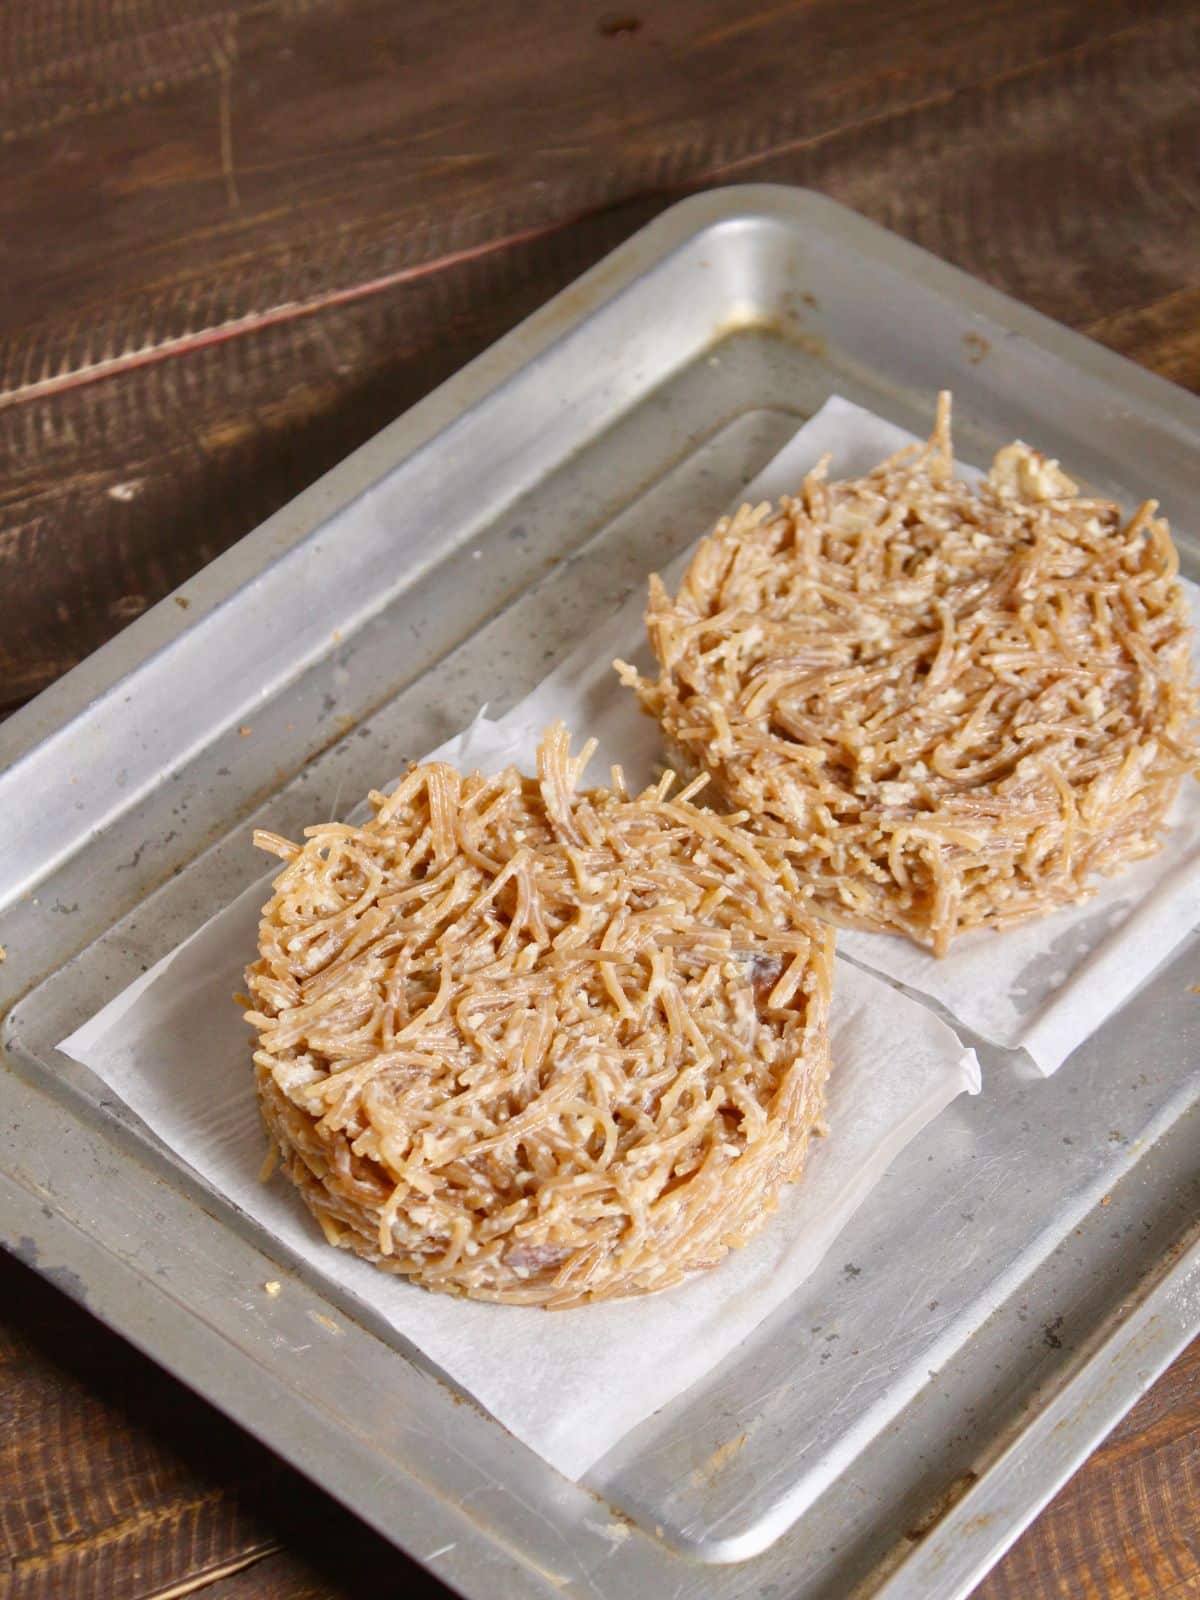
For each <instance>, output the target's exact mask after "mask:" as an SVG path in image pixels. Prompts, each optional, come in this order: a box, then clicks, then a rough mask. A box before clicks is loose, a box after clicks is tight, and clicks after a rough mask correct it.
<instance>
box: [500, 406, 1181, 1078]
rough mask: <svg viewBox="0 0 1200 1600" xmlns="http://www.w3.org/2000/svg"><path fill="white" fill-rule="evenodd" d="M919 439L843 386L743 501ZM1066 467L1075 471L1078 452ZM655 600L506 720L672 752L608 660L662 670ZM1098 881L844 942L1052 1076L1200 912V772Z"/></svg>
mask: <svg viewBox="0 0 1200 1600" xmlns="http://www.w3.org/2000/svg"><path fill="white" fill-rule="evenodd" d="M912 442H913V435H912V434H910V433H906V432H905V431H904V430H903V429H902V428H897V427H895V426H893V425H892V424H891V423H890V422H885V421H884V420H883V419H882V418H881V417H877V416H875V415H874V414H873V413H872V412H870V411H865V410H864V409H863V408H862V407H861V406H856V405H852V404H851V403H850V402H849V401H848V400H842V399H841V398H838V397H835V398H834V399H831V400H829V401H827V402H826V404H825V405H824V406H822V408H821V410H820V411H818V412H817V414H816V415H815V416H814V417H813V418H812V420H811V421H810V422H808V423H807V424H806V425H805V426H804V427H803V428H801V429H800V431H799V433H797V434H796V435H795V436H794V437H793V438H792V439H791V440H790V441H789V443H788V444H786V445H785V446H784V448H783V449H782V450H781V451H780V452H779V454H778V455H777V456H775V457H774V458H773V459H772V460H771V461H770V462H769V463H768V465H767V466H766V467H765V468H764V470H763V471H762V472H761V473H760V474H759V475H758V477H757V478H755V479H754V481H753V482H752V483H750V484H748V485H747V486H746V488H745V489H744V490H743V491H742V493H741V494H739V495H738V497H737V500H736V501H735V502H734V505H740V504H741V503H742V502H743V501H750V502H751V503H752V504H753V503H757V502H758V501H760V500H777V499H778V498H779V497H780V495H782V494H790V493H794V492H795V490H796V489H797V487H798V486H799V484H800V481H801V479H802V478H803V477H804V474H805V473H806V472H807V471H808V469H809V468H810V467H811V466H813V464H814V463H815V462H816V461H817V460H819V458H820V457H821V456H822V455H824V454H825V452H826V451H829V452H830V453H831V454H832V456H833V461H832V464H831V467H830V477H831V478H847V477H854V476H857V475H859V474H861V473H863V472H866V471H869V470H870V468H871V467H873V466H875V465H876V464H877V463H878V462H879V461H881V460H883V458H884V457H885V456H887V455H889V454H890V453H891V452H892V451H894V450H898V449H900V448H901V446H903V445H906V444H911V443H912ZM1033 442H1034V443H1036V441H1033ZM1064 466H1065V468H1066V470H1067V471H1068V472H1069V471H1070V469H1071V463H1070V462H1069V461H1068V462H1064ZM958 470H959V474H960V476H962V477H963V478H964V479H966V480H967V481H968V482H977V481H978V479H979V478H980V477H981V476H982V474H981V473H980V472H979V471H977V470H976V469H974V468H971V467H962V466H960V467H959V469H958ZM731 509H732V507H731ZM1166 509H1167V510H1168V512H1169V511H1170V509H1171V508H1170V507H1168V508H1166ZM690 558H691V552H690V551H688V552H687V553H686V554H685V555H683V556H681V557H679V558H678V559H677V560H676V561H674V562H673V563H672V564H671V565H670V566H669V567H667V568H666V569H665V570H664V573H663V577H664V579H665V581H666V582H667V584H668V586H669V587H672V588H673V587H675V585H676V584H677V583H678V580H679V578H680V577H681V576H682V574H683V570H684V568H685V567H686V565H687V563H688V561H689V560H690ZM1184 588H1185V591H1186V593H1187V598H1188V602H1189V604H1190V606H1191V610H1192V618H1193V630H1194V631H1193V636H1192V650H1193V664H1194V670H1195V671H1196V672H1197V673H1198V674H1200V589H1198V588H1197V586H1196V585H1195V584H1194V583H1189V582H1186V581H1185V583H1184ZM645 604H646V596H645V591H644V589H642V588H639V589H638V590H637V591H636V592H635V593H634V594H632V595H630V597H629V599H628V600H627V601H626V603H625V604H624V605H623V606H622V607H621V609H620V611H618V612H617V613H616V615H615V616H613V617H612V618H610V619H609V620H608V622H606V624H605V625H604V627H603V629H602V630H600V631H599V632H598V633H597V634H595V635H593V637H592V638H591V639H589V641H588V642H587V644H586V645H585V646H582V647H581V648H580V649H579V650H578V651H576V652H575V653H574V654H573V655H572V656H571V657H569V658H568V659H567V660H566V661H565V662H564V663H563V664H562V665H561V666H560V667H558V668H557V669H556V670H555V672H554V673H553V674H552V675H551V676H550V677H549V678H548V679H547V680H546V681H545V682H544V683H543V684H542V685H541V686H540V687H539V688H538V689H537V690H536V691H535V692H534V693H533V694H532V695H530V696H529V698H528V699H527V700H525V701H523V702H522V703H521V704H519V705H518V706H516V707H514V709H513V710H512V711H511V712H509V714H508V715H507V716H506V717H505V718H503V719H502V726H504V727H506V728H508V729H511V730H513V731H514V732H515V731H517V730H519V729H521V728H522V727H524V726H526V725H528V724H530V723H534V722H538V721H539V719H540V720H541V721H542V722H545V721H549V720H551V719H552V718H553V717H556V716H560V717H562V718H563V720H564V721H565V722H566V723H567V724H568V726H570V727H572V728H573V729H575V730H577V731H578V732H579V733H581V734H582V733H588V734H595V735H596V736H597V737H598V738H599V739H600V741H601V753H602V756H603V758H604V759H605V760H617V761H623V762H624V763H625V765H626V767H627V769H628V770H630V771H631V772H632V774H633V776H634V777H635V778H637V779H638V780H639V781H641V780H643V779H648V777H649V775H650V773H651V771H652V768H653V763H654V761H655V760H656V759H659V758H660V756H661V744H660V741H659V737H658V728H657V725H656V724H655V723H654V722H653V721H652V720H651V719H650V718H649V717H646V716H643V715H642V714H641V713H640V712H639V710H638V709H637V706H636V704H635V702H634V697H633V695H632V694H629V693H627V692H626V691H624V690H622V689H621V687H620V685H619V684H617V683H616V680H615V675H614V674H613V672H612V670H611V668H610V666H609V663H610V661H611V660H612V658H613V657H614V656H618V657H623V658H624V659H626V660H632V661H635V662H636V663H637V664H638V666H639V667H640V668H641V670H642V671H643V672H646V673H649V672H650V671H651V670H652V658H651V655H650V652H649V647H648V646H647V644H646V642H645V627H644V624H643V621H642V617H643V613H644V611H645ZM1099 884H1100V887H1099V888H1098V889H1097V892H1096V894H1095V895H1094V897H1093V898H1092V899H1090V900H1088V901H1086V902H1085V903H1084V904H1082V905H1080V906H1073V907H1069V908H1067V909H1066V910H1063V911H1059V912H1056V913H1054V914H1053V915H1051V916H1049V917H1045V918H1042V919H1040V920H1038V921H1036V922H1031V923H1028V924H1026V925H1025V926H1023V927H1017V928H1011V929H1007V930H1005V931H1004V932H1002V933H997V932H992V931H990V930H986V929H984V930H979V931H976V932H972V933H969V934H966V935H964V936H963V937H962V938H960V939H958V940H956V941H955V943H954V944H953V946H952V947H951V949H950V952H949V954H948V955H945V956H943V957H942V958H941V959H940V960H939V959H938V958H937V957H935V956H932V955H929V954H927V953H926V952H925V951H923V950H921V949H919V948H918V947H917V946H916V945H914V944H911V943H910V942H909V941H908V940H907V939H902V938H899V937H894V936H892V935H889V934H877V933H858V932H849V933H843V934H840V935H839V938H838V948H839V950H840V951H841V952H842V953H843V954H844V955H847V956H849V957H850V958H851V960H853V961H855V962H858V963H860V964H861V965H863V966H866V967H870V968H872V969H873V970H874V971H876V972H882V973H885V974H886V975H887V976H888V977H889V978H893V979H895V980H896V981H898V982H900V983H903V984H904V985H906V987H908V988H909V989H912V990H914V991H916V992H917V993H918V994H924V995H928V996H929V997H930V998H932V999H934V1000H936V1001H938V1003H939V1004H940V1005H942V1006H944V1007H945V1009H946V1010H947V1011H948V1012H949V1013H950V1015H951V1016H953V1017H955V1018H957V1020H958V1021H959V1022H961V1023H963V1024H964V1025H965V1026H966V1027H968V1028H970V1029H972V1030H973V1031H974V1032H975V1033H977V1034H978V1035H980V1036H981V1037H982V1038H984V1039H987V1040H988V1041H990V1042H991V1043H993V1044H998V1045H1001V1046H1004V1047H1005V1048H1008V1049H1024V1050H1026V1051H1027V1052H1028V1053H1029V1055H1030V1056H1031V1057H1032V1059H1033V1061H1034V1063H1035V1065H1036V1066H1037V1067H1038V1068H1039V1069H1040V1071H1042V1072H1043V1073H1045V1074H1047V1075H1048V1074H1049V1073H1051V1072H1054V1071H1055V1070H1056V1069H1057V1068H1058V1067H1060V1066H1061V1065H1062V1063H1063V1062H1064V1061H1065V1060H1066V1058H1067V1057H1068V1056H1069V1055H1070V1054H1071V1052H1072V1050H1074V1049H1075V1048H1076V1046H1077V1045H1080V1044H1082V1043H1083V1041H1084V1040H1085V1039H1086V1038H1088V1037H1089V1035H1091V1034H1093V1033H1094V1032H1095V1031H1096V1029H1097V1028H1098V1027H1099V1026H1100V1025H1101V1023H1102V1022H1104V1020H1105V1019H1106V1018H1107V1017H1110V1016H1111V1015H1112V1014H1113V1012H1114V1011H1116V1010H1117V1009H1118V1008H1119V1007H1120V1006H1121V1005H1122V1004H1123V1003H1124V1002H1125V1001H1126V1000H1127V999H1128V998H1129V996H1130V995H1131V994H1132V993H1133V992H1134V990H1135V989H1136V988H1137V987H1138V986H1139V985H1140V984H1141V983H1142V981H1143V980H1144V979H1145V978H1147V977H1148V976H1149V975H1150V973H1151V972H1153V971H1154V969H1155V968H1156V967H1157V966H1158V965H1159V964H1160V962H1161V961H1162V960H1163V959H1164V957H1165V956H1167V955H1169V953H1170V952H1171V950H1172V949H1173V948H1174V946H1175V945H1176V944H1178V943H1179V942H1180V940H1181V939H1183V938H1184V937H1185V936H1186V935H1187V934H1188V933H1189V932H1190V931H1191V929H1192V928H1193V927H1194V926H1195V925H1196V923H1197V921H1200V784H1197V783H1194V782H1191V781H1188V782H1186V783H1185V784H1184V788H1183V792H1182V793H1181V795H1180V798H1179V800H1178V802H1177V804H1176V806H1175V809H1174V811H1173V813H1172V815H1171V818H1170V826H1169V828H1168V829H1167V832H1166V838H1165V843H1164V848H1163V849H1162V851H1161V852H1160V853H1159V854H1158V855H1157V856H1154V857H1153V858H1151V859H1150V860H1148V861H1143V862H1139V863H1138V864H1137V865H1136V866H1134V867H1132V868H1130V869H1129V871H1128V872H1125V873H1122V874H1121V875H1120V876H1119V877H1117V878H1112V879H1107V880H1104V879H1102V880H1099Z"/></svg>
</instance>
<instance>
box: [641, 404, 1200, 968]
mask: <svg viewBox="0 0 1200 1600" xmlns="http://www.w3.org/2000/svg"><path fill="white" fill-rule="evenodd" d="M827 465H828V463H827V461H824V462H822V463H821V464H820V465H818V466H817V467H816V468H815V469H814V470H813V471H812V472H810V473H809V475H808V476H807V477H806V478H805V480H804V483H803V486H802V487H801V489H800V492H799V493H798V494H797V495H795V496H794V497H785V498H784V499H783V500H781V501H780V503H779V504H778V506H771V505H766V504H764V505H759V506H753V507H752V506H743V507H742V508H741V509H740V510H739V511H738V512H737V513H736V514H735V515H734V516H732V517H726V518H723V519H722V520H721V522H719V523H718V525H717V527H716V529H715V530H714V532H713V533H712V534H711V536H710V537H709V538H707V539H705V540H704V541H703V543H702V544H701V546H700V548H699V550H698V552H697V554H696V556H695V558H694V559H693V561H692V562H691V565H690V567H689V568H688V571H687V574H686V576H685V577H684V579H683V582H682V584H681V586H680V589H679V593H678V594H677V595H675V596H674V597H672V596H671V595H670V594H668V593H667V591H666V589H665V588H664V587H663V585H662V584H661V582H659V581H658V580H657V579H652V580H651V586H650V602H649V610H648V613H647V624H648V628H649V633H650V639H651V643H652V645H653V648H654V652H655V655H656V656H657V658H658V663H659V668H660V670H659V674H658V676H657V678H656V679H655V680H653V681H647V680H644V679H642V678H640V677H639V676H638V674H637V673H636V672H635V671H634V670H633V669H632V668H630V667H627V666H625V665H624V664H622V663H618V669H619V670H620V671H621V673H622V677H623V679H624V681H625V682H626V683H628V684H630V685H631V686H632V687H634V688H636V689H637V691H638V692H639V694H640V696H641V698H642V701H643V703H644V705H645V706H646V708H647V709H648V710H649V711H650V712H652V714H653V715H655V716H656V717H657V718H658V719H659V721H660V722H661V724H662V727H663V730H664V734H665V736H666V740H667V743H668V748H669V750H670V752H671V757H672V760H674V761H676V762H677V764H678V765H680V766H681V767H682V768H683V769H684V770H687V771H696V770H704V771H708V772H709V773H711V774H712V775H713V776H714V778H715V780H716V785H715V788H716V792H717V794H718V795H719V797H720V800H721V802H722V803H723V804H727V805H730V806H736V807H738V808H742V809H744V810H745V811H746V812H747V813H748V814H749V817H750V819H751V825H752V826H753V827H754V828H755V829H756V830H757V831H760V832H762V833H766V834H770V835H771V836H773V837H776V838H778V839H780V840H781V841H782V842H783V847H784V848H785V849H787V850H788V852H789V853H790V855H791V858H792V860H793V862H794V865H795V867H796V871H797V873H798V875H799V877H800V879H801V880H802V882H803V883H804V885H805V891H806V893H808V894H809V895H810V897H811V901H812V905H813V908H814V910H817V911H819V912H820V913H821V914H823V915H825V916H828V917H830V918H831V919H832V920H834V921H836V922H839V923H843V924H847V925H850V926H856V927H862V928H869V929H876V930H891V931H895V932H899V933H903V934H906V935H907V936H908V937H910V938H911V939H914V940H916V941H917V942H919V943H921V944H924V945H928V946H930V947H932V948H933V949H934V950H935V951H936V952H937V953H938V954H943V953H944V952H945V951H946V949H947V948H948V946H949V944H950V942H951V940H952V939H953V938H954V937H955V935H956V934H958V933H961V932H962V931H963V930H965V929H969V928H974V927H981V926H988V927H997V928H998V927H1005V926H1008V925H1009V924H1012V923H1015V922H1018V921H1020V920H1022V919H1023V918H1026V917H1032V916H1038V915H1040V914H1042V913H1044V912H1047V911H1050V910H1052V909H1053V908H1055V907H1057V906H1062V905H1066V904H1069V903H1071V902H1074V901H1078V900H1080V899H1083V898H1085V897H1086V896H1087V894H1088V893H1089V891H1090V886H1091V884H1092V882H1093V880H1094V878H1095V875H1096V874H1101V873H1112V872H1114V871H1116V870H1118V869H1119V868H1121V867H1123V866H1125V865H1126V864H1127V863H1129V862H1131V861H1135V860H1137V859H1138V858H1139V857H1142V856H1146V855H1150V854H1151V853H1153V852H1154V851H1155V850H1156V849H1157V848H1158V845H1159V840H1158V834H1159V830H1160V829H1161V827H1162V824H1163V821H1164V818H1165V815H1166V812H1167V811H1168V809H1169V807H1170V805H1171V802H1172V801H1173V799H1174V797H1175V795H1176V793H1177V791H1178V788H1179V784H1180V781H1181V780H1182V778H1183V777H1184V775H1185V774H1186V773H1188V771H1189V770H1194V769H1195V766H1196V760H1197V753H1196V742H1195V727H1194V717H1195V701H1194V695H1193V691H1192V688H1191V685H1190V669H1189V656H1188V617H1187V609H1186V605H1185V601H1184V597H1183V593H1182V590H1181V588H1180V584H1179V582H1178V579H1177V569H1178V558H1177V555H1176V551H1175V548H1174V546H1173V544H1172V542H1171V536H1170V532H1169V529H1168V527H1167V523H1166V522H1165V520H1163V519H1162V518H1160V517H1157V516H1156V514H1155V513H1156V509H1157V508H1156V505H1155V503H1154V502H1153V501H1148V502H1146V503H1145V504H1144V505H1142V506H1141V507H1139V509H1138V510H1137V512H1136V513H1135V514H1134V516H1133V517H1132V518H1131V519H1128V520H1126V519H1125V518H1124V517H1123V516H1122V514H1121V512H1120V509H1119V508H1118V507H1117V506H1116V505H1115V504H1113V503H1112V502H1111V501H1108V500H1104V499H1098V498H1094V497H1090V496H1087V495H1082V494H1080V493H1079V491H1078V489H1077V486H1076V485H1075V484H1074V483H1073V482H1072V481H1071V480H1070V479H1069V478H1068V477H1067V476H1066V475H1065V473H1063V472H1062V471H1061V470H1060V469H1059V467H1058V465H1057V463H1055V462H1052V461H1047V460H1046V459H1045V458H1043V457H1042V456H1040V455H1039V454H1038V453H1037V452H1036V451H1034V450H1031V449H1030V448H1028V447H1027V446H1025V445H1023V444H1019V443H1017V444H1012V445H1009V446H1007V447H1006V448H1005V449H1003V450H1001V451H1000V452H999V454H998V455H997V456H996V458H995V461H994V462H993V464H992V468H991V471H990V473H989V474H988V476H987V478H986V479H985V480H984V482H983V483H982V484H981V485H980V486H979V488H978V490H975V489H972V488H970V487H968V486H967V485H965V484H963V483H961V482H958V481H956V480H955V478H954V475H953V454H952V450H951V442H950V429H949V396H948V395H942V396H941V398H940V401H939V408H938V422H937V427H936V429H935V432H934V434H933V436H932V438H931V439H930V440H929V442H928V444H927V445H925V446H924V447H916V446H914V447H911V448H910V449H907V450H904V451H901V452H900V453H899V454H897V455H896V456H893V457H892V458H891V459H890V460H888V461H885V462H884V463H883V464H882V465H881V466H879V467H877V468H876V469H875V470H874V471H873V472H870V473H868V474H867V475H866V476H865V477H863V478H859V479H854V480H850V481H846V482H835V483H830V482H827V481H826V471H827Z"/></svg>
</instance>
